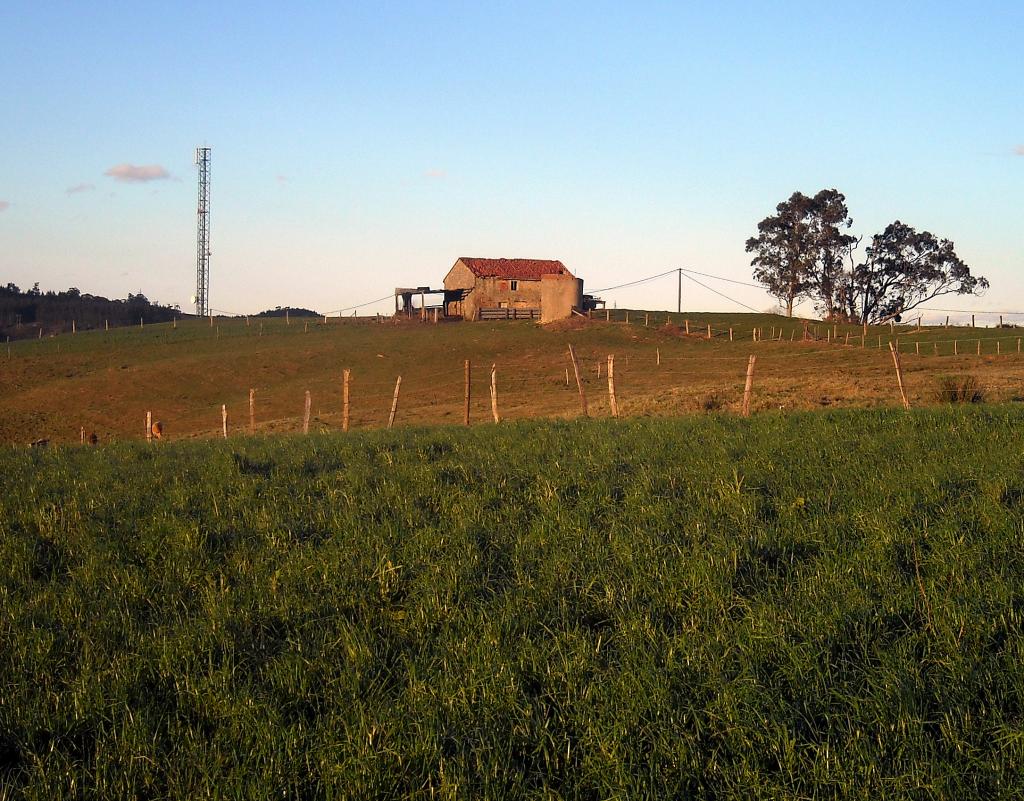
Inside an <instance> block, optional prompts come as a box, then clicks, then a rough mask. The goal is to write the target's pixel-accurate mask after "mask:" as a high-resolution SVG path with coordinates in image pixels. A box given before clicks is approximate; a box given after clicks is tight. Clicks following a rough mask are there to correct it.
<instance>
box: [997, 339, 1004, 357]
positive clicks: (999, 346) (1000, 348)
mask: <svg viewBox="0 0 1024 801" xmlns="http://www.w3.org/2000/svg"><path fill="white" fill-rule="evenodd" d="M1002 352H1003V348H1002V343H1001V342H1000V341H999V340H998V339H997V340H996V356H999V355H1000V354H1001V353H1002Z"/></svg>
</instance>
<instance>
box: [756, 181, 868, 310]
mask: <svg viewBox="0 0 1024 801" xmlns="http://www.w3.org/2000/svg"><path fill="white" fill-rule="evenodd" d="M852 224H853V220H852V219H851V218H850V214H849V212H848V211H847V208H846V198H845V197H844V196H843V194H842V193H841V192H839V191H838V190H836V189H822V190H821V191H820V192H818V193H817V194H816V195H814V196H813V197H810V196H808V195H805V194H803V193H802V192H794V193H793V194H792V195H791V196H790V197H789V199H788V200H784V201H782V202H781V203H779V205H778V206H776V207H775V214H774V215H772V216H769V217H765V218H764V219H763V220H761V222H760V223H758V225H757V236H754V237H751V238H750V239H748V240H747V244H746V249H747V252H748V253H753V254H754V257H753V259H752V260H751V262H750V263H751V266H753V267H754V279H755V280H757V281H758V282H760V283H762V284H764V286H765V287H766V288H767V290H768V291H769V292H770V293H771V294H772V295H773V296H775V297H776V298H778V299H779V302H780V303H781V304H782V305H783V306H785V308H786V314H787V315H789V316H790V317H792V316H793V306H794V304H796V303H797V302H798V301H800V300H802V299H805V298H813V299H814V301H815V303H816V305H818V306H819V308H820V310H821V311H822V313H823V314H824V315H825V316H826V317H831V316H833V315H834V314H835V312H836V308H835V302H836V297H837V289H838V287H839V285H840V283H841V278H842V274H843V264H844V259H845V257H846V254H848V253H849V252H850V250H851V248H852V247H853V246H854V245H855V244H856V241H857V240H856V239H855V238H854V237H853V236H851V235H849V234H846V233H844V231H845V230H847V229H849V227H850V226H851V225H852Z"/></svg>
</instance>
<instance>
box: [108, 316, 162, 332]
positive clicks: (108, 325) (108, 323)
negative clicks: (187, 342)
mask: <svg viewBox="0 0 1024 801" xmlns="http://www.w3.org/2000/svg"><path fill="white" fill-rule="evenodd" d="M174 327H175V328H177V327H178V318H177V317H175V318H174ZM103 330H104V331H109V330H110V320H104V321H103Z"/></svg>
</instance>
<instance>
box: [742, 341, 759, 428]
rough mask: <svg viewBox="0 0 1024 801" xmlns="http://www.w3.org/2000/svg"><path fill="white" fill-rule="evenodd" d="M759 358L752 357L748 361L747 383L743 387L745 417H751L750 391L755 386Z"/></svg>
mask: <svg viewBox="0 0 1024 801" xmlns="http://www.w3.org/2000/svg"><path fill="white" fill-rule="evenodd" d="M756 361H757V357H756V356H754V355H751V357H750V359H749V360H748V361H747V383H746V384H745V385H744V387H743V416H744V417H750V390H751V389H753V386H754V363H755V362H756Z"/></svg>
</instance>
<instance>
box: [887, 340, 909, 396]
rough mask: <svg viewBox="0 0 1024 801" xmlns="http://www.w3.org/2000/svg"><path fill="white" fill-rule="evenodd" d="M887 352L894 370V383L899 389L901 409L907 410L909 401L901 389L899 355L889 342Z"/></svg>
mask: <svg viewBox="0 0 1024 801" xmlns="http://www.w3.org/2000/svg"><path fill="white" fill-rule="evenodd" d="M889 350H890V351H891V352H892V363H893V366H895V368H896V383H897V384H898V385H899V388H900V397H901V398H902V399H903V408H904V409H909V408H910V401H909V400H907V392H906V390H905V389H904V388H903V368H902V367H901V365H900V353H899V351H898V350H896V348H895V347H893V344H892V343H891V342H890V343H889Z"/></svg>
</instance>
